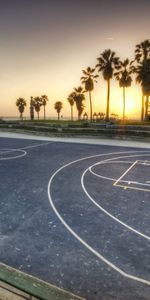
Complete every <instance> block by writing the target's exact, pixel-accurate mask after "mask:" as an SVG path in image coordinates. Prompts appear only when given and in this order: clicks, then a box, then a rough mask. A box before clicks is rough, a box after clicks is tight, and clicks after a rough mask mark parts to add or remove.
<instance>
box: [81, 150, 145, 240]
mask: <svg viewBox="0 0 150 300" xmlns="http://www.w3.org/2000/svg"><path fill="white" fill-rule="evenodd" d="M147 155H149V154H142V155H134V156H132V155H129V156H122V158H128V157H137V156H147ZM113 159H114V160H117V159H120V157H115V158H109V159H107V160H103V161H101V162H98V163H96V164H93V165H92V166H90V168H93V167H94V166H96V165H100V164H103V163H104V162H105V161H107V162H109V161H112V160H113ZM90 168H87V169H86V170H85V171H84V172H83V174H82V177H81V186H82V188H83V190H84V192H85V194H86V195H87V197H88V198H89V199H90V200H91V201H92V202H93V203H94V204H95V206H97V207H98V208H99V209H100V210H101V211H103V212H104V213H105V214H106V215H108V216H109V217H110V218H112V219H113V220H115V221H116V222H118V223H120V224H121V225H122V226H124V227H126V228H127V229H128V230H131V231H133V232H134V233H135V234H138V235H140V236H141V237H143V238H145V239H147V240H150V237H149V236H148V235H146V234H143V233H142V232H140V231H138V230H136V229H134V228H133V227H131V226H129V225H127V224H126V223H124V222H123V221H121V220H120V219H118V218H116V217H115V216H114V215H112V214H111V213H109V212H108V211H107V210H106V209H104V208H103V207H102V206H101V205H99V204H98V203H97V202H96V201H95V200H94V199H93V198H92V197H91V196H90V195H89V193H88V191H87V190H86V188H85V185H84V177H85V174H86V173H87V172H88V170H89V169H90Z"/></svg>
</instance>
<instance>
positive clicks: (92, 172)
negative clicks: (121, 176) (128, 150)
mask: <svg viewBox="0 0 150 300" xmlns="http://www.w3.org/2000/svg"><path fill="white" fill-rule="evenodd" d="M110 163H111V164H113V163H125V164H126V163H132V162H131V161H130V162H129V161H120V160H119V161H110V162H109V161H108V162H107V164H110ZM104 164H105V162H104ZM89 172H90V173H91V174H93V175H94V176H96V177H99V178H102V179H106V180H110V181H117V178H111V177H107V176H103V175H100V174H97V173H96V172H94V171H93V170H92V167H90V168H89ZM120 182H123V183H130V184H136V185H142V186H150V181H146V182H147V183H142V182H138V181H132V180H130V181H129V180H120ZM113 185H114V184H113ZM117 186H121V187H124V185H117ZM127 188H128V186H127ZM131 188H133V189H134V187H131ZM137 189H138V190H140V189H139V188H137ZM141 190H142V191H144V190H145V191H149V190H147V189H141Z"/></svg>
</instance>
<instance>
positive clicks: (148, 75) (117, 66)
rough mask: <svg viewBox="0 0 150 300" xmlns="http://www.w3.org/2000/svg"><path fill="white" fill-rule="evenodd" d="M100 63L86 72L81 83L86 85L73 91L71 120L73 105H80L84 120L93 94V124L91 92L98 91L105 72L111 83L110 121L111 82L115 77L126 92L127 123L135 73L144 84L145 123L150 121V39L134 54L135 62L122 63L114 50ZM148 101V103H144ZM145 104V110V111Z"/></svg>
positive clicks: (107, 114)
mask: <svg viewBox="0 0 150 300" xmlns="http://www.w3.org/2000/svg"><path fill="white" fill-rule="evenodd" d="M97 60H98V64H96V66H95V68H91V67H88V68H87V69H86V70H83V71H82V72H83V75H84V76H82V77H81V83H82V84H84V88H83V87H82V86H80V87H78V88H74V89H73V92H72V93H71V94H70V95H69V96H68V101H69V103H70V106H71V119H73V105H74V103H76V106H77V110H78V118H79V119H80V117H81V114H82V112H83V109H84V100H85V96H84V93H85V92H88V93H89V101H90V119H91V121H92V118H93V112H92V97H91V93H92V91H93V90H94V84H95V82H97V78H98V77H99V75H98V74H95V72H96V70H97V71H98V73H100V72H102V75H103V78H104V80H106V81H107V104H106V120H109V115H110V82H111V79H112V78H113V77H115V79H116V80H117V81H118V82H119V86H120V87H121V88H122V89H123V121H124V120H125V96H126V88H127V87H130V86H131V83H132V81H133V79H132V77H131V75H132V74H135V75H136V77H135V80H136V82H137V83H139V84H140V85H141V89H142V104H141V121H143V120H144V117H145V119H148V107H149V105H150V103H149V96H150V40H145V41H143V42H142V43H140V44H138V45H136V47H135V51H134V59H133V60H132V61H130V60H129V59H128V58H127V59H125V60H124V61H121V60H120V58H119V57H117V56H116V53H115V52H114V51H111V50H110V49H108V50H105V51H104V52H102V53H101V54H100V56H99V57H98V58H97ZM145 98H146V101H144V100H145ZM144 102H145V109H144Z"/></svg>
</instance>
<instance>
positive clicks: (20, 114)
mask: <svg viewBox="0 0 150 300" xmlns="http://www.w3.org/2000/svg"><path fill="white" fill-rule="evenodd" d="M20 119H21V120H22V119H23V117H22V112H21V113H20Z"/></svg>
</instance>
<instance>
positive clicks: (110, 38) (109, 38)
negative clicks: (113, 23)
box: [106, 36, 114, 41]
mask: <svg viewBox="0 0 150 300" xmlns="http://www.w3.org/2000/svg"><path fill="white" fill-rule="evenodd" d="M106 40H109V41H113V40H114V38H113V37H111V36H110V37H107V38H106Z"/></svg>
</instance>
